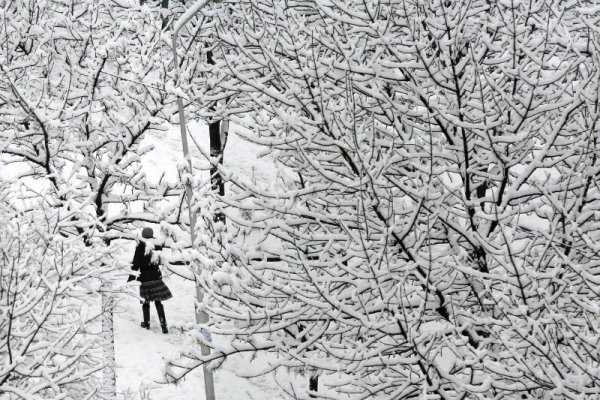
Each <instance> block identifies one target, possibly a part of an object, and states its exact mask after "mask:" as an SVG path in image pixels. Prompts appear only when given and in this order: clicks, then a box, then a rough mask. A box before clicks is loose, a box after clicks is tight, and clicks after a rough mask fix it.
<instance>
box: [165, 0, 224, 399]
mask: <svg viewBox="0 0 600 400" xmlns="http://www.w3.org/2000/svg"><path fill="white" fill-rule="evenodd" d="M211 1H213V0H200V1H198V2H196V3H195V4H194V5H193V6H192V7H191V8H189V9H188V10H187V11H186V12H185V13H184V14H183V15H182V16H181V18H179V19H178V20H177V22H176V23H175V27H174V29H173V44H172V47H173V63H174V64H175V79H176V82H179V73H180V71H179V60H178V58H177V39H178V35H179V31H181V29H182V28H183V27H184V26H185V25H186V24H187V23H188V22H189V21H190V20H191V19H192V18H193V17H194V15H196V14H197V13H198V12H199V11H200V10H201V9H202V8H203V7H204V6H206V5H207V4H208V3H210V2H211ZM177 107H178V108H179V126H180V129H181V144H182V147H183V156H184V157H185V158H186V160H187V162H188V167H189V169H190V176H192V174H193V171H192V157H191V155H190V152H189V147H188V140H187V132H186V121H185V111H184V109H183V99H182V98H181V96H179V95H177ZM185 191H186V197H187V204H188V211H189V218H190V236H191V239H192V246H193V245H194V243H195V242H196V232H195V226H196V215H195V213H194V212H193V211H192V182H191V180H189V179H188V180H187V182H186V184H185ZM203 298H204V293H203V292H202V287H201V286H200V285H199V284H198V283H197V284H196V302H197V303H199V302H201V301H202V299H203ZM206 322H208V315H207V314H206V313H205V312H203V311H200V310H198V309H196V323H198V324H203V323H206ZM200 346H201V349H202V355H204V356H207V355H209V354H210V347H208V346H207V345H206V344H204V343H201V345H200ZM203 371H204V390H205V393H206V400H215V384H214V379H213V372H212V371H211V370H210V369H209V368H208V366H207V364H204V365H203Z"/></svg>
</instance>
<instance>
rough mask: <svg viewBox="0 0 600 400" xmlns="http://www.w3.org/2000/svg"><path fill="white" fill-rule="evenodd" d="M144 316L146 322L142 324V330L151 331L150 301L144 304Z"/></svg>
mask: <svg viewBox="0 0 600 400" xmlns="http://www.w3.org/2000/svg"><path fill="white" fill-rule="evenodd" d="M142 314H143V315H144V322H142V323H141V325H142V328H146V329H150V302H149V301H148V300H145V301H144V303H142Z"/></svg>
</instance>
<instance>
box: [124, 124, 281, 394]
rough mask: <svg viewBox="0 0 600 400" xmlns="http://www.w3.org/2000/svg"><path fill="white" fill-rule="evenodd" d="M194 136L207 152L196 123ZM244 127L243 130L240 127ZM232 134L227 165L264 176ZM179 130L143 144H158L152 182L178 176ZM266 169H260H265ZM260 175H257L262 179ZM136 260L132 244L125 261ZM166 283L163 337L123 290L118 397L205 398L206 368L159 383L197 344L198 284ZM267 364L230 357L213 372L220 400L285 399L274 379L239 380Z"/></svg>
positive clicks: (148, 160) (130, 288) (133, 288)
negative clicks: (171, 362) (169, 364)
mask: <svg viewBox="0 0 600 400" xmlns="http://www.w3.org/2000/svg"><path fill="white" fill-rule="evenodd" d="M191 126H192V134H193V135H194V138H195V139H196V142H197V143H198V144H200V145H201V146H203V147H204V146H205V147H204V148H205V149H208V129H207V128H206V126H203V125H198V124H192V125H191ZM237 129H240V128H237ZM235 132H236V128H235V127H234V128H233V129H232V130H231V133H230V137H229V140H228V142H227V150H226V153H225V162H226V164H230V163H235V167H236V169H237V172H239V173H240V174H241V175H245V176H248V177H252V176H255V175H261V177H262V178H264V176H265V175H268V173H269V171H267V170H265V162H264V160H259V159H257V155H256V153H257V152H256V151H255V150H257V149H256V148H255V147H253V145H251V144H249V143H247V142H245V141H244V140H242V139H241V138H240V137H239V136H237V135H236V133H235ZM179 135H180V134H179V130H178V129H172V130H171V131H169V132H167V133H160V134H158V133H157V134H153V135H152V136H150V137H148V138H147V139H146V141H145V142H144V144H154V145H155V149H154V150H152V151H151V152H149V153H148V154H146V155H145V156H144V158H143V165H144V170H145V171H146V173H147V176H148V179H151V180H153V179H158V178H159V177H160V176H161V175H162V174H163V173H164V174H165V177H166V178H167V179H168V180H173V179H176V178H177V169H176V168H177V164H178V163H179V162H180V161H181V160H182V151H181V142H180V139H179ZM192 154H193V155H194V160H193V163H194V166H195V167H201V166H202V165H206V162H205V161H203V160H202V157H201V155H200V153H199V151H198V150H194V149H193V151H192ZM261 165H262V167H259V166H261ZM261 177H259V179H260V180H262V179H261ZM131 257H133V244H131V250H130V252H129V254H127V253H126V254H124V255H123V258H124V259H125V261H130V260H129V258H131ZM165 282H166V283H167V285H168V286H169V288H170V289H171V291H172V292H173V295H174V297H173V298H172V299H170V300H168V301H166V302H164V306H165V313H166V317H167V321H168V325H169V330H170V331H169V333H168V334H166V335H165V334H163V333H162V332H161V330H160V326H159V324H158V317H157V315H156V310H155V309H154V306H153V305H152V308H151V318H150V320H151V322H150V323H151V328H150V330H145V329H142V328H141V327H140V322H141V320H142V309H141V305H140V303H139V300H138V298H137V297H136V295H137V290H138V286H137V285H136V284H133V283H130V284H128V285H126V286H124V287H123V296H122V297H121V299H120V300H118V302H117V305H116V309H115V313H114V333H115V354H116V376H117V392H118V393H119V396H118V397H119V399H121V400H130V399H131V400H132V399H153V400H163V399H164V400H187V399H204V398H205V397H204V396H205V395H204V380H203V375H202V369H201V368H198V369H197V370H195V371H194V372H192V373H191V374H189V375H187V376H186V377H185V379H184V381H183V382H181V383H179V384H177V385H173V384H164V383H161V382H162V381H163V380H164V379H163V368H164V366H165V363H166V360H168V359H172V358H176V356H177V354H178V353H179V351H181V350H182V349H185V348H187V347H189V346H192V345H193V344H192V343H190V339H189V337H188V336H186V335H185V332H186V331H188V330H190V329H191V328H192V327H193V326H194V324H195V315H194V301H195V297H194V293H195V288H194V283H193V282H191V281H187V280H185V279H183V278H181V277H179V276H177V275H170V276H168V277H167V278H166V279H165ZM265 366H266V361H265V359H264V358H261V357H258V358H256V359H253V360H249V359H246V358H242V357H241V356H240V357H234V358H232V359H228V360H227V361H226V362H225V363H224V364H223V366H222V367H221V368H220V369H219V370H217V371H216V373H215V393H216V398H217V399H218V400H234V399H235V400H245V399H248V400H263V399H264V400H266V399H280V398H284V397H285V396H284V394H283V393H282V391H281V389H279V387H278V386H277V384H276V383H275V377H274V376H273V375H266V376H261V377H258V378H253V379H248V378H243V377H240V376H241V375H244V373H246V374H247V373H249V372H250V371H252V370H258V369H262V368H264V367H265Z"/></svg>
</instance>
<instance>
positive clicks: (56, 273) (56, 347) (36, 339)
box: [0, 182, 118, 400]
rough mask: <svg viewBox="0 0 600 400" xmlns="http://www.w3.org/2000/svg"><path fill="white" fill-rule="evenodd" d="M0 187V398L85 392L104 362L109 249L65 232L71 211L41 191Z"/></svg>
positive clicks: (90, 392) (91, 389)
mask: <svg viewBox="0 0 600 400" xmlns="http://www.w3.org/2000/svg"><path fill="white" fill-rule="evenodd" d="M0 189H1V191H0V196H1V198H0V225H1V226H2V229H0V360H2V362H1V363H0V393H3V396H1V397H2V398H3V399H7V400H8V399H49V398H59V397H60V398H65V399H86V398H92V397H94V395H95V394H96V393H97V391H98V388H99V380H98V376H99V375H98V371H99V370H101V369H102V368H103V366H104V363H103V362H102V359H101V358H100V353H99V345H100V342H99V341H98V340H97V335H98V332H99V321H98V313H99V307H98V304H99V298H100V295H99V288H100V283H101V281H102V275H103V274H105V273H107V272H109V269H108V268H101V264H102V262H106V261H107V260H109V259H110V258H111V257H110V254H105V253H103V252H102V251H98V249H97V248H93V247H92V246H86V245H85V244H84V243H83V241H82V240H81V238H80V237H78V236H77V235H69V234H65V226H69V225H70V220H71V217H72V215H73V214H72V213H71V212H69V211H68V210H66V209H65V208H64V207H53V206H51V205H50V204H49V203H48V202H47V201H46V199H45V198H44V197H43V194H44V193H43V192H42V193H39V194H38V193H33V192H32V191H31V190H28V189H26V188H25V187H23V186H22V185H19V184H18V182H17V183H16V182H12V183H7V182H0ZM113 265H114V266H118V263H116V262H114V263H113ZM4 396H7V397H4Z"/></svg>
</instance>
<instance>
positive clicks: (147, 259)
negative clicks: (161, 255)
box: [127, 242, 162, 283]
mask: <svg viewBox="0 0 600 400" xmlns="http://www.w3.org/2000/svg"><path fill="white" fill-rule="evenodd" d="M154 250H159V251H160V250H162V246H154ZM152 253H153V251H152V250H151V251H149V252H146V243H144V242H140V243H138V245H137V247H136V248H135V254H134V255H133V261H132V264H133V265H132V266H131V269H133V270H134V271H140V275H139V276H138V277H137V280H138V281H140V282H142V283H144V282H150V281H158V280H160V279H161V278H162V275H161V273H160V268H159V263H158V260H154V261H153V260H152ZM134 279H136V277H135V276H134V275H129V279H128V280H127V281H128V282H129V281H132V280H134Z"/></svg>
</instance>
